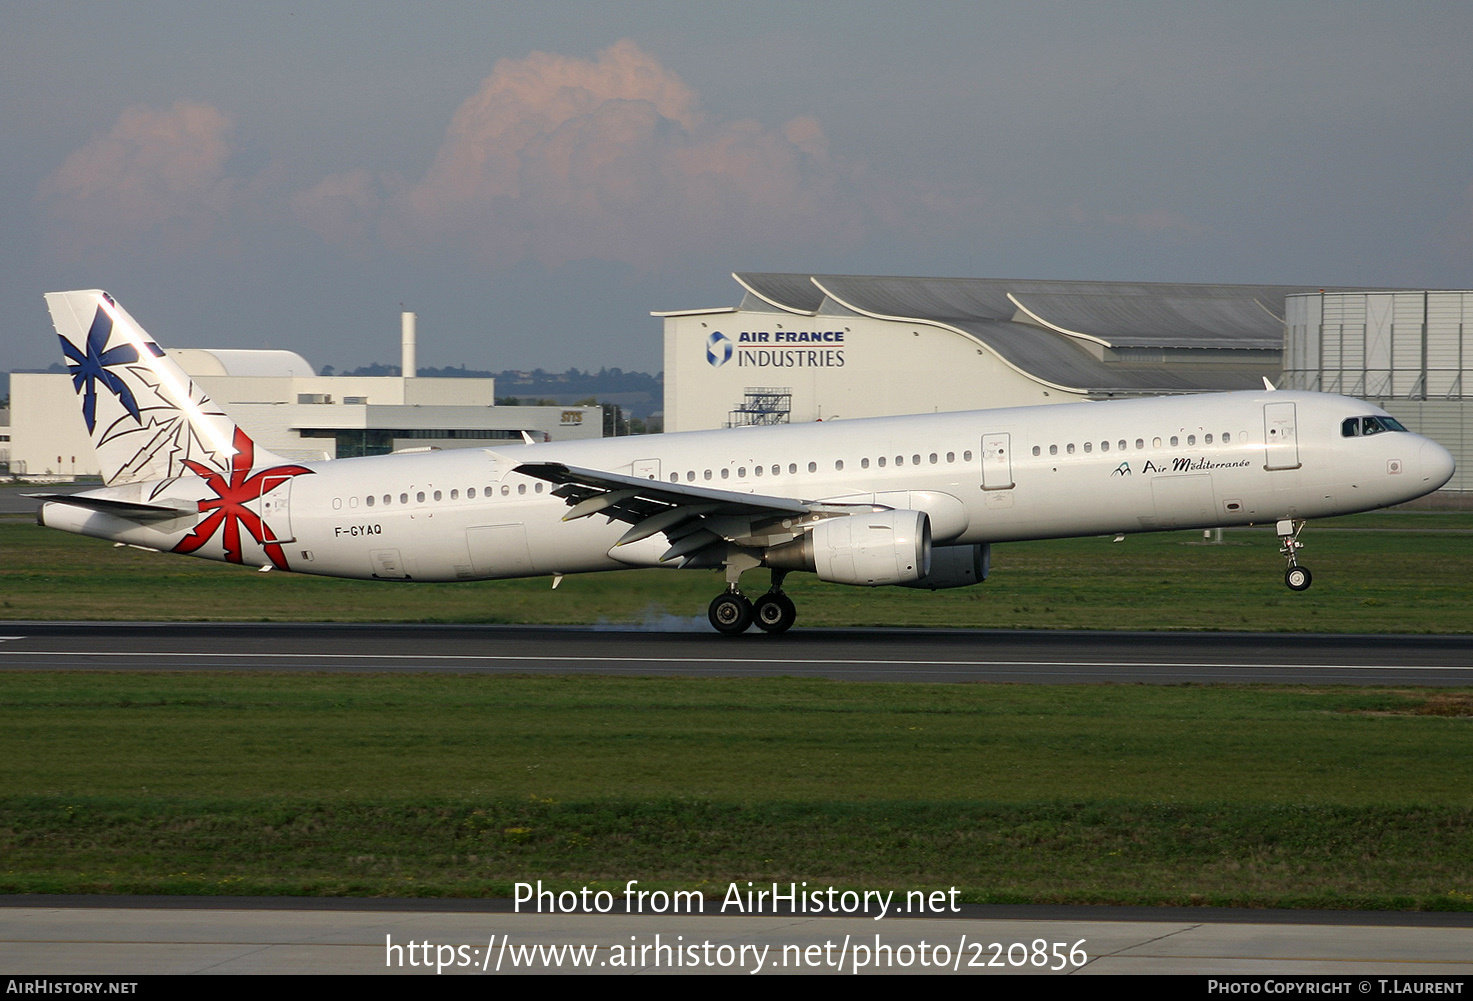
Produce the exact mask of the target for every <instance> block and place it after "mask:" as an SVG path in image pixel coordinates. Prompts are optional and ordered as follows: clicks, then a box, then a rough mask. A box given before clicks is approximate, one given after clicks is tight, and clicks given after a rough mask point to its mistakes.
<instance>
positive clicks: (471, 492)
mask: <svg viewBox="0 0 1473 1001" xmlns="http://www.w3.org/2000/svg"><path fill="white" fill-rule="evenodd" d="M465 495H466V497H467V498H468V499H469V500H475V499H476V488H475V487H471V488H470V489H469V490H467V491H466V492H465Z"/></svg>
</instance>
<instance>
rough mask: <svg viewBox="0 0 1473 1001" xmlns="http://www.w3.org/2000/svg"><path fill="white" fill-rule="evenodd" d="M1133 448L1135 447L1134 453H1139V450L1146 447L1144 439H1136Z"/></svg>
mask: <svg viewBox="0 0 1473 1001" xmlns="http://www.w3.org/2000/svg"><path fill="white" fill-rule="evenodd" d="M1122 447H1124V446H1122ZM1135 447H1136V451H1140V450H1141V449H1143V448H1145V447H1146V439H1144V438H1137V439H1136V440H1135Z"/></svg>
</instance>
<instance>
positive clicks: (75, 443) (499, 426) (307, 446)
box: [9, 314, 603, 476]
mask: <svg viewBox="0 0 1473 1001" xmlns="http://www.w3.org/2000/svg"><path fill="white" fill-rule="evenodd" d="M413 331H414V326H413V314H406V315H405V321H404V355H403V365H402V368H401V370H402V371H403V372H405V373H408V377H399V376H372V377H370V376H324V375H316V374H314V371H313V369H312V366H311V365H310V364H308V362H307V360H306V359H304V358H303V357H302V356H301V355H299V354H296V353H295V352H292V351H243V350H215V349H202V348H173V349H166V353H167V354H168V355H169V357H170V358H172V359H173V360H174V361H175V362H177V363H178V364H179V367H180V368H182V369H183V370H184V371H185V372H186V373H187V374H188V375H189V376H190V378H192V379H193V380H194V381H195V382H196V383H197V384H198V385H199V387H200V388H201V389H203V390H204V391H205V393H207V394H208V395H209V396H210V398H211V399H212V400H214V402H215V403H216V404H218V405H219V406H220V408H221V409H223V410H224V411H225V412H226V413H227V414H229V415H230V417H231V418H232V419H233V420H234V421H235V422H236V423H237V424H239V425H240V426H241V427H242V428H244V429H245V430H246V432H247V433H248V434H250V436H251V437H252V438H253V439H255V441H256V442H257V443H258V444H260V445H261V446H262V447H263V448H266V449H268V450H269V451H272V452H275V453H276V454H277V455H280V456H283V457H285V458H288V459H296V460H298V461H311V460H316V459H337V458H348V457H351V456H358V455H381V454H384V453H387V452H393V451H397V450H401V449H406V448H425V447H436V448H474V447H488V446H494V445H498V444H506V443H509V442H518V443H520V442H522V441H525V440H527V437H528V436H530V437H531V438H532V439H533V440H536V441H563V440H567V439H575V438H598V437H602V435H603V408H602V407H598V406H558V407H498V406H496V405H495V404H496V386H495V380H494V379H440V378H416V377H415V376H414V375H413V373H414V372H415V371H416V369H415V362H414V332H413ZM10 400H11V410H10V413H11V427H10V429H9V434H10V437H11V441H10V443H9V444H10V471H11V473H12V474H14V475H17V476H46V475H63V476H96V475H98V473H99V469H98V465H97V460H96V457H95V455H94V453H93V450H92V443H91V441H90V440H89V438H88V436H87V429H86V426H85V424H84V423H83V421H82V415H81V410H80V409H79V406H78V402H77V395H76V392H75V390H74V389H73V386H72V377H71V375H69V374H67V373H59V372H58V373H52V372H13V373H11V376H10Z"/></svg>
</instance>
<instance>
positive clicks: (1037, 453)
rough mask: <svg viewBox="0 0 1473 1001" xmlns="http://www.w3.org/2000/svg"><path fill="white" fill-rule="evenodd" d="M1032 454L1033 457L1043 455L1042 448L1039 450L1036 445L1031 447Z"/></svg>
mask: <svg viewBox="0 0 1473 1001" xmlns="http://www.w3.org/2000/svg"><path fill="white" fill-rule="evenodd" d="M1033 454H1034V455H1042V454H1043V449H1042V448H1039V447H1038V446H1037V445H1034V446H1033Z"/></svg>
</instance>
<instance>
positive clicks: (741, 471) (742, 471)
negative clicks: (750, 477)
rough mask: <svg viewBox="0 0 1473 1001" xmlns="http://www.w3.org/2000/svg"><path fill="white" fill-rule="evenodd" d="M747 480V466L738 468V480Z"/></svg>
mask: <svg viewBox="0 0 1473 1001" xmlns="http://www.w3.org/2000/svg"><path fill="white" fill-rule="evenodd" d="M746 478H747V467H746V466H738V467H737V479H739V480H745V479H746Z"/></svg>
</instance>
